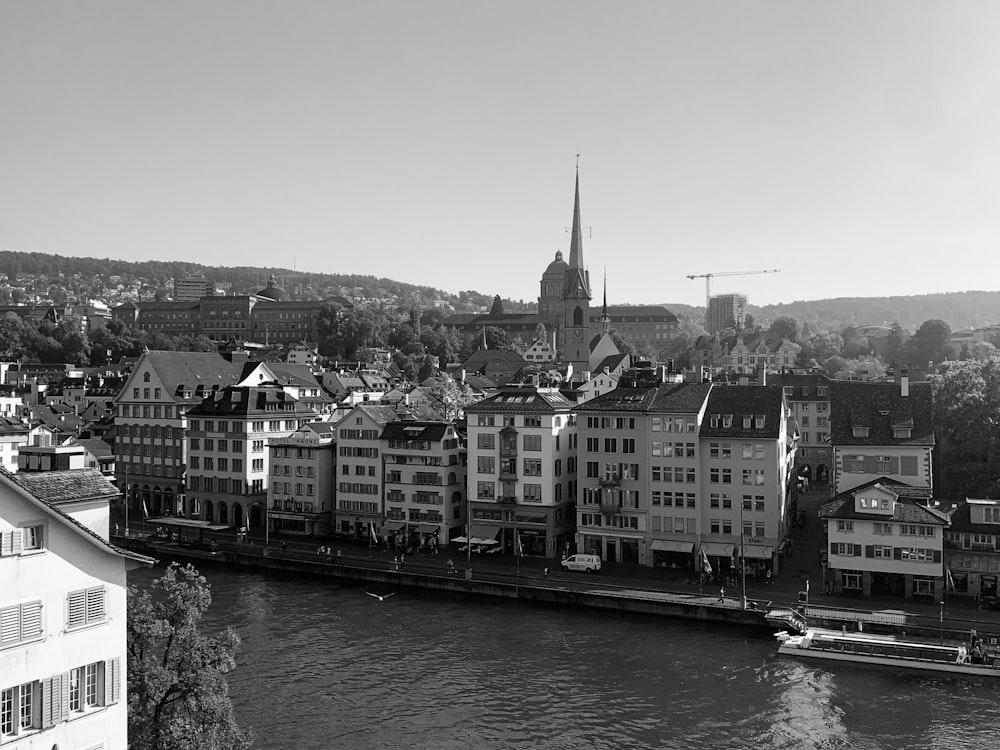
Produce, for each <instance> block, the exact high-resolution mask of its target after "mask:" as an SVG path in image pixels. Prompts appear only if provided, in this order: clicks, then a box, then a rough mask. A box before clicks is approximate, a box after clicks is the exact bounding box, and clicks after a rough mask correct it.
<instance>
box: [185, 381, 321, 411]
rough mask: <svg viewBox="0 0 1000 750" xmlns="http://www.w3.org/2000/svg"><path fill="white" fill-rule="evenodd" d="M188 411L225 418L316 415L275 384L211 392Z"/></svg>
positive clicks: (226, 388)
mask: <svg viewBox="0 0 1000 750" xmlns="http://www.w3.org/2000/svg"><path fill="white" fill-rule="evenodd" d="M187 413H188V415H190V416H222V417H227V416H228V417H247V416H261V417H269V418H277V417H279V416H286V417H287V416H289V415H297V416H302V417H307V416H315V412H314V411H313V410H312V409H310V408H309V406H308V405H306V404H303V403H302V402H301V401H299V400H298V399H297V398H295V397H294V396H289V395H288V394H287V393H285V391H284V390H282V388H281V387H280V386H274V385H261V386H246V385H227V386H226V387H225V388H223V389H221V390H218V391H214V392H213V393H211V394H209V395H208V396H207V397H206V398H205V399H204V400H203V401H202V402H201V403H199V404H198V405H197V406H194V407H192V408H191V409H188V412H187Z"/></svg>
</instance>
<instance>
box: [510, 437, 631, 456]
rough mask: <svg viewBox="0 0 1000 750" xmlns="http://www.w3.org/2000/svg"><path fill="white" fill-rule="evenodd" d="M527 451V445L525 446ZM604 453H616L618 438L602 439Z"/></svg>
mask: <svg viewBox="0 0 1000 750" xmlns="http://www.w3.org/2000/svg"><path fill="white" fill-rule="evenodd" d="M525 450H527V445H526V446H525ZM604 452H605V453H617V452H618V438H604Z"/></svg>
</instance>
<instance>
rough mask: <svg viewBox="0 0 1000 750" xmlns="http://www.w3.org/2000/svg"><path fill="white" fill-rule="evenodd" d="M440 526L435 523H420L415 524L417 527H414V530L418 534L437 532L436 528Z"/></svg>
mask: <svg viewBox="0 0 1000 750" xmlns="http://www.w3.org/2000/svg"><path fill="white" fill-rule="evenodd" d="M440 528H441V527H440V526H439V525H438V524H436V523H421V524H417V527H416V528H415V529H414V531H416V532H417V533H419V534H437V533H438V529H440Z"/></svg>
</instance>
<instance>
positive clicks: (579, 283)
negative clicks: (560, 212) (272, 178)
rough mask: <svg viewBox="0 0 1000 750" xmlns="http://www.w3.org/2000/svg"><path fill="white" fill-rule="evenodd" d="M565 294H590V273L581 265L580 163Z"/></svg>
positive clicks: (578, 295) (574, 295)
mask: <svg viewBox="0 0 1000 750" xmlns="http://www.w3.org/2000/svg"><path fill="white" fill-rule="evenodd" d="M566 295H567V296H573V297H586V298H587V299H588V300H589V299H591V296H590V274H589V273H588V272H587V268H586V266H584V265H583V228H582V226H581V224H580V163H579V161H577V164H576V194H575V195H574V197H573V226H572V228H571V229H570V240H569V269H568V270H567V272H566Z"/></svg>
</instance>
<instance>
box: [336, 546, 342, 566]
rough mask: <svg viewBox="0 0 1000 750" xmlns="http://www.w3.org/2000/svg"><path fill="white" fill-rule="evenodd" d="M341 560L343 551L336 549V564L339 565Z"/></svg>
mask: <svg viewBox="0 0 1000 750" xmlns="http://www.w3.org/2000/svg"><path fill="white" fill-rule="evenodd" d="M343 561H344V553H343V551H342V550H339V549H338V550H337V564H338V565H339V564H340V563H341V562H343Z"/></svg>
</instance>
